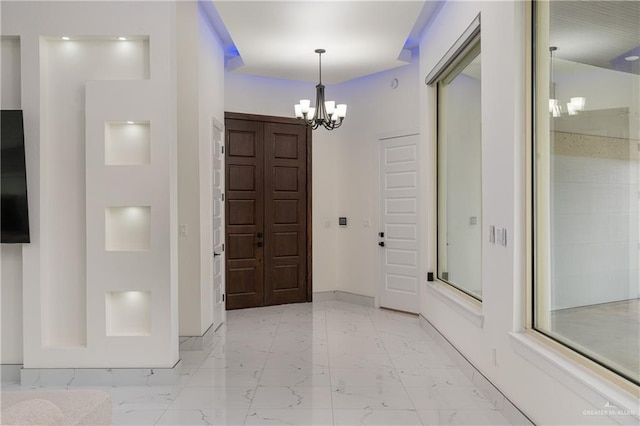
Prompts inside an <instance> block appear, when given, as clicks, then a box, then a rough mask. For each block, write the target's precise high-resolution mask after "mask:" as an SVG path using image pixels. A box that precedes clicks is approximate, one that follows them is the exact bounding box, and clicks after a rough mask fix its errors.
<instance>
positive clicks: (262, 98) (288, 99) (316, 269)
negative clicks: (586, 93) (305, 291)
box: [225, 72, 348, 293]
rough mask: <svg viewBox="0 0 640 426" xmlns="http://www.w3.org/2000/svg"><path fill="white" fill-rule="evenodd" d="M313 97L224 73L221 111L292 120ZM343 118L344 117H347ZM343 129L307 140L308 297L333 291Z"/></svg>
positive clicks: (278, 83) (308, 89)
mask: <svg viewBox="0 0 640 426" xmlns="http://www.w3.org/2000/svg"><path fill="white" fill-rule="evenodd" d="M326 93H327V96H328V98H330V99H335V100H336V101H338V100H342V99H343V96H344V95H343V94H341V93H340V92H339V91H338V90H336V88H334V87H333V86H328V87H327V88H326ZM314 97H315V84H313V83H305V82H296V81H287V80H280V79H274V78H266V77H255V76H250V75H243V74H234V73H233V72H227V73H226V76H225V110H226V111H230V112H242V113H247V114H261V115H271V116H279V117H293V116H294V114H293V105H294V104H296V103H298V102H299V100H300V99H302V98H306V99H308V98H314ZM347 114H348V113H347ZM341 131H342V128H340V129H338V130H334V131H332V132H328V131H326V130H316V131H314V132H313V137H312V149H313V152H312V161H313V164H312V172H311V173H312V181H313V183H312V205H313V207H312V221H313V225H312V226H313V228H312V232H313V248H312V250H313V292H314V293H316V292H323V291H334V290H336V289H337V286H336V283H337V268H336V264H337V262H338V257H337V256H338V255H337V251H338V250H337V246H336V244H337V241H336V233H337V231H339V230H337V227H338V212H337V210H336V200H337V192H338V191H339V190H340V184H339V183H338V181H337V177H338V174H339V170H338V161H339V159H338V158H337V156H336V146H337V143H338V140H342V139H341V138H340V136H339V134H340V132H341Z"/></svg>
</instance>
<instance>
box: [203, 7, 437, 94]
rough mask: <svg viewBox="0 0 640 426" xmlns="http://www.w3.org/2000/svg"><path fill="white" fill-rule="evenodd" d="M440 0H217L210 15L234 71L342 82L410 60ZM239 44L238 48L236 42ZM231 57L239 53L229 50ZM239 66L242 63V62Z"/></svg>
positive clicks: (302, 79)
mask: <svg viewBox="0 0 640 426" xmlns="http://www.w3.org/2000/svg"><path fill="white" fill-rule="evenodd" d="M441 3H442V2H441V1H423V0H420V1H418V0H409V1H374V0H368V1H362V0H359V1H358V0H335V1H306V0H299V1H243V0H220V1H218V0H214V1H213V4H214V7H215V11H210V13H209V15H216V14H217V16H214V17H213V18H212V21H213V23H214V26H215V27H216V30H217V31H218V33H220V34H221V38H222V39H223V42H224V43H225V44H226V45H227V46H225V48H226V50H227V52H228V53H229V52H230V51H233V50H235V49H237V53H236V55H237V54H239V58H231V59H230V60H229V61H228V64H229V66H228V68H229V69H233V71H234V72H240V73H247V74H254V75H260V76H266V77H275V78H283V79H288V80H300V81H309V82H317V81H318V55H317V54H316V53H315V52H314V50H315V49H318V48H322V49H325V50H326V51H327V52H326V53H325V54H323V55H322V81H323V83H339V82H343V81H347V80H351V79H354V78H358V77H362V76H365V75H369V74H373V73H376V72H380V71H384V70H388V69H391V68H396V67H399V66H402V65H405V64H406V63H407V62H406V61H403V60H400V59H399V57H400V56H401V55H407V54H409V56H408V58H407V57H406V56H405V57H404V59H410V49H412V48H414V47H416V45H417V41H418V38H419V35H420V33H421V32H422V30H423V29H424V27H425V26H426V25H427V24H428V22H429V20H430V19H432V17H433V16H434V15H435V14H436V13H437V11H438V10H439V7H440V5H441ZM234 48H235V49H234ZM231 56H233V54H231ZM237 65H241V66H239V67H237V68H236V66H237Z"/></svg>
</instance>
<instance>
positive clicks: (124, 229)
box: [104, 206, 151, 251]
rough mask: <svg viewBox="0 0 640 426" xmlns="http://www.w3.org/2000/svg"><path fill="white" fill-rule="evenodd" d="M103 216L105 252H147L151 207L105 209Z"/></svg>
mask: <svg viewBox="0 0 640 426" xmlns="http://www.w3.org/2000/svg"><path fill="white" fill-rule="evenodd" d="M104 216H105V249H106V250H107V251H148V250H149V246H150V241H151V231H150V222H151V207H149V206H126V207H107V208H106V209H105V214H104Z"/></svg>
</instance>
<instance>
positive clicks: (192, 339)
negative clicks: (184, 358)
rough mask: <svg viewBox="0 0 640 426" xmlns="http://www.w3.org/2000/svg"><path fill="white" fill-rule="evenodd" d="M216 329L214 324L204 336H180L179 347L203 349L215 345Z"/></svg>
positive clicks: (182, 349)
mask: <svg viewBox="0 0 640 426" xmlns="http://www.w3.org/2000/svg"><path fill="white" fill-rule="evenodd" d="M214 337H215V330H214V329H213V324H211V326H209V328H208V329H207V331H205V332H204V334H203V335H202V336H180V337H179V342H180V346H179V349H180V350H181V351H202V350H205V349H209V348H210V347H211V346H213V343H214Z"/></svg>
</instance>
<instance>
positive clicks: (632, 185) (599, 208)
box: [551, 132, 640, 309]
mask: <svg viewBox="0 0 640 426" xmlns="http://www.w3.org/2000/svg"><path fill="white" fill-rule="evenodd" d="M553 143H554V155H553V158H552V163H553V166H552V167H553V176H552V206H551V209H552V212H553V213H552V228H553V229H552V235H553V247H552V250H553V251H552V254H551V257H552V275H553V283H554V285H553V290H552V309H562V308H569V307H575V306H584V305H593V304H598V303H606V302H612V301H617V300H625V299H635V298H638V297H639V290H640V284H639V281H640V276H639V270H638V269H639V266H640V263H639V261H638V259H639V243H640V238H639V232H640V227H639V223H638V222H639V218H640V216H639V210H638V204H639V194H640V192H639V191H640V178H639V176H640V162H639V155H638V142H637V141H630V140H628V139H617V138H607V137H601V136H587V135H577V134H571V133H558V132H556V133H554V139H553Z"/></svg>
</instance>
